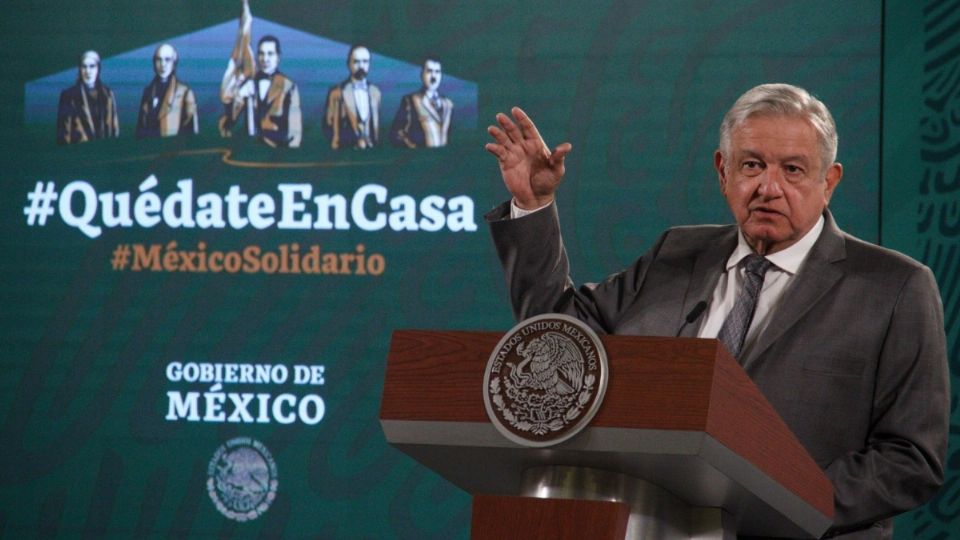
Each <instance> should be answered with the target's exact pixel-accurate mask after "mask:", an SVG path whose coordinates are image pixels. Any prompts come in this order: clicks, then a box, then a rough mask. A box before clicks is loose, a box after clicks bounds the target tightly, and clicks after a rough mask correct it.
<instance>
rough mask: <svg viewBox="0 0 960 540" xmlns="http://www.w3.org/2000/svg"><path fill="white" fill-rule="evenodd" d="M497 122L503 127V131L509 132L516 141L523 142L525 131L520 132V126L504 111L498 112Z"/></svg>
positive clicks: (508, 135)
mask: <svg viewBox="0 0 960 540" xmlns="http://www.w3.org/2000/svg"><path fill="white" fill-rule="evenodd" d="M497 123H499V124H500V127H502V128H503V131H504V132H505V133H506V134H507V137H509V138H510V140H511V141H513V142H515V143H520V142H523V133H521V132H520V128H518V127H517V125H516V124H514V123H513V122H512V121H511V120H510V118H508V117H507V115H505V114H503V113H497Z"/></svg>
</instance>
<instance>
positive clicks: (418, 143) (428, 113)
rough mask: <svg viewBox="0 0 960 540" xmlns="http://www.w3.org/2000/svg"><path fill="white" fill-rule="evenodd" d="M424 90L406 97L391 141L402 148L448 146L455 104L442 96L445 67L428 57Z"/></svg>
mask: <svg viewBox="0 0 960 540" xmlns="http://www.w3.org/2000/svg"><path fill="white" fill-rule="evenodd" d="M420 80H422V81H423V87H421V88H420V90H418V91H416V92H414V93H412V94H407V95H405V96H403V99H402V100H400V108H399V109H397V114H396V116H394V117H393V125H392V126H391V127H390V142H392V143H393V144H394V146H399V147H402V148H436V147H440V146H446V145H447V134H448V133H449V132H450V118H451V117H452V116H453V101H452V100H451V99H450V98H448V97H446V96H444V95H441V94H440V81H441V80H443V66H441V65H440V62H439V61H437V60H434V59H432V58H428V59H427V60H426V61H424V63H423V69H422V70H421V71H420Z"/></svg>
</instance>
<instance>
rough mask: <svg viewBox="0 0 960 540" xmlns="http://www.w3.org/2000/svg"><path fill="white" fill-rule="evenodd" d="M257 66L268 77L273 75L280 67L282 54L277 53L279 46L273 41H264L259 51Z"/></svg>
mask: <svg viewBox="0 0 960 540" xmlns="http://www.w3.org/2000/svg"><path fill="white" fill-rule="evenodd" d="M257 65H259V67H260V71H262V72H264V73H266V74H267V75H273V73H274V72H275V71H277V66H279V65H280V54H279V53H278V52H277V44H276V43H274V42H272V41H264V42H263V43H261V44H260V47H259V49H258V50H257Z"/></svg>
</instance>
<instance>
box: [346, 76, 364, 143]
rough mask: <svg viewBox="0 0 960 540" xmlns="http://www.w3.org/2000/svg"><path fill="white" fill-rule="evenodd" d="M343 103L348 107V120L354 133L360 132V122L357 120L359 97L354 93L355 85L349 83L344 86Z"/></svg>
mask: <svg viewBox="0 0 960 540" xmlns="http://www.w3.org/2000/svg"><path fill="white" fill-rule="evenodd" d="M343 103H344V105H346V109H347V110H346V113H347V120H348V121H349V122H350V129H351V130H353V132H354V133H356V132H358V131H359V130H360V120H359V119H358V118H357V97H356V95H355V94H354V93H353V85H352V84H350V81H347V82H346V83H344V85H343Z"/></svg>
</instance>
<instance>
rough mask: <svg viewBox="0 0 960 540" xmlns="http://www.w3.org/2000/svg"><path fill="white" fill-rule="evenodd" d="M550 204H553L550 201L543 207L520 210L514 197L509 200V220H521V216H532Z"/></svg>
mask: <svg viewBox="0 0 960 540" xmlns="http://www.w3.org/2000/svg"><path fill="white" fill-rule="evenodd" d="M551 204H553V201H550V202H548V203H547V204H544V205H543V206H538V207H536V208H531V209H530V210H527V209H524V208H520V206H518V205H517V199H516V197H514V198H513V199H510V219H517V218H522V217H523V216H528V215H530V214H533V213H534V212H539V211H540V210H543V209H544V208H546V207H548V206H550V205H551Z"/></svg>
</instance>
